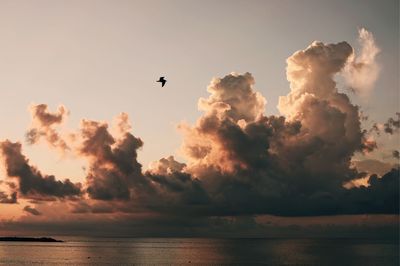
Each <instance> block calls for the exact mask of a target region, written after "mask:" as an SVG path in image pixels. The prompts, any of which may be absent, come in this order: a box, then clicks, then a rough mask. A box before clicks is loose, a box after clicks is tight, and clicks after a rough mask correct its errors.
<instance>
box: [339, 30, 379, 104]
mask: <svg viewBox="0 0 400 266" xmlns="http://www.w3.org/2000/svg"><path fill="white" fill-rule="evenodd" d="M358 34H359V36H358V41H359V43H360V45H361V52H360V54H359V55H358V56H357V55H356V54H355V53H352V54H351V56H350V57H349V59H348V62H347V64H346V67H345V68H344V69H343V75H344V78H345V81H346V83H347V84H348V85H349V86H350V88H352V89H353V90H354V91H355V92H356V93H358V94H360V95H361V96H368V95H369V93H370V92H371V90H372V89H373V87H374V85H375V82H376V80H377V79H378V76H379V72H380V66H379V64H378V63H377V61H376V57H377V55H378V54H379V52H380V49H379V48H378V46H377V45H376V43H375V39H374V36H373V35H372V33H370V32H369V31H367V30H366V29H364V28H361V29H360V30H359V31H358Z"/></svg>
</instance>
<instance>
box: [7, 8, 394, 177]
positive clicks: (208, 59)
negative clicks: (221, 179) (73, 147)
mask: <svg viewBox="0 0 400 266" xmlns="http://www.w3.org/2000/svg"><path fill="white" fill-rule="evenodd" d="M361 27H365V28H366V29H367V30H368V31H370V32H371V33H372V34H373V35H374V37H375V40H376V43H377V45H378V46H379V47H380V49H381V53H380V54H379V57H378V61H379V63H380V65H381V66H382V71H381V74H380V76H379V79H378V81H377V83H376V86H375V89H374V91H373V92H372V94H371V96H370V97H369V99H368V100H366V101H364V102H361V101H359V104H360V105H361V106H362V109H363V110H365V112H366V113H367V115H369V116H370V118H371V120H374V121H377V122H384V121H385V120H387V118H388V117H392V116H393V115H394V114H395V112H396V111H399V80H398V77H399V2H398V1H367V0H362V1H320V0H318V1H305V0H303V1H294V0H293V1H271V0H269V1H267V0H266V1H5V0H2V1H0V36H1V42H0V73H1V74H0V89H1V93H2V97H0V106H1V109H0V110H1V113H0V123H1V124H2V125H3V126H2V129H1V131H0V138H1V139H4V138H9V139H11V140H12V141H17V140H19V141H21V142H23V143H24V146H23V149H24V153H25V154H26V155H27V157H28V158H30V160H31V161H32V163H33V164H35V165H38V166H39V169H41V170H43V172H45V173H48V174H56V176H57V177H58V178H61V179H62V178H66V177H70V178H71V179H72V180H75V181H78V180H80V179H79V178H78V177H79V176H80V177H83V176H84V172H83V170H82V169H81V167H82V166H83V165H84V164H83V162H79V161H75V160H73V159H71V160H61V159H60V157H59V155H57V154H56V153H54V152H53V151H51V150H49V149H48V148H47V146H46V144H43V145H37V146H31V147H29V146H28V145H27V144H25V142H24V133H25V132H26V129H27V128H28V127H29V125H30V120H31V118H30V114H29V112H28V107H29V105H30V104H32V103H36V104H38V103H45V104H48V105H49V106H50V108H51V110H52V111H55V109H56V107H57V106H58V105H59V104H64V105H65V106H66V107H67V108H68V109H69V110H70V112H71V114H70V117H69V120H68V123H67V127H68V128H70V129H76V128H78V126H79V120H80V119H82V118H87V119H94V120H106V121H111V120H112V118H113V117H115V116H116V115H117V114H119V113H120V112H126V113H128V114H129V117H130V121H131V123H132V125H133V133H134V135H135V136H138V137H140V138H141V139H142V140H143V141H144V147H143V149H142V150H141V151H140V153H139V161H140V162H141V163H142V164H143V165H144V167H146V166H147V165H148V163H150V162H151V161H155V160H158V159H159V158H161V157H165V156H168V155H170V154H173V155H177V154H178V149H179V147H180V144H181V140H182V138H181V135H180V134H179V133H178V132H177V130H176V125H177V124H178V123H179V122H181V121H183V120H185V121H188V122H190V123H193V122H194V121H195V120H196V119H197V118H198V117H199V115H200V113H199V111H198V109H197V101H198V99H199V98H200V97H205V96H207V91H206V87H207V85H208V84H209V82H210V80H211V79H212V78H213V77H223V76H224V75H226V74H229V73H231V72H239V73H243V72H250V73H252V74H253V76H254V78H255V81H256V84H255V88H256V89H257V90H258V91H260V92H261V94H262V95H263V96H264V97H265V98H266V99H267V101H268V103H267V108H266V112H267V114H279V113H278V110H277V108H276V106H277V103H278V97H279V96H282V95H286V94H287V93H288V92H289V83H288V82H287V80H286V76H285V67H286V59H287V58H288V57H289V56H290V55H292V54H293V53H294V52H295V51H297V50H300V49H304V48H306V47H307V46H308V45H309V44H310V43H311V42H312V41H314V40H320V41H323V42H326V43H330V42H335V43H336V42H340V41H347V42H349V43H350V44H351V45H352V46H353V47H355V48H357V47H359V46H358V44H357V31H358V29H359V28H361ZM160 76H165V77H166V79H167V80H168V82H167V84H166V86H165V87H164V88H161V87H160V85H159V84H158V83H156V82H155V81H156V80H157V79H158V78H159V77H160ZM355 100H356V101H358V100H357V99H355ZM178 158H179V159H181V157H179V156H178Z"/></svg>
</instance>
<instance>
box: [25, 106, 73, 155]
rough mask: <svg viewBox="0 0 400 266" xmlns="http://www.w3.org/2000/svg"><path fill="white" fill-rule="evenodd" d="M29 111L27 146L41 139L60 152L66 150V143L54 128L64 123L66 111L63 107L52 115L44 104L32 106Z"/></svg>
mask: <svg viewBox="0 0 400 266" xmlns="http://www.w3.org/2000/svg"><path fill="white" fill-rule="evenodd" d="M30 111H31V115H32V126H31V128H30V129H29V130H28V132H27V133H26V141H27V142H28V144H35V143H37V142H38V141H39V140H40V139H42V138H43V139H44V140H45V141H46V142H47V143H48V144H49V145H51V146H52V147H54V148H57V149H60V150H61V151H62V152H64V151H66V150H68V149H69V146H68V144H67V142H66V141H65V140H64V139H63V138H62V136H60V134H59V133H58V132H57V130H56V126H58V125H60V124H62V123H63V122H64V121H65V119H66V116H67V115H68V110H67V109H66V108H65V107H64V106H63V105H60V106H59V107H58V108H57V111H56V112H54V113H52V112H50V111H49V110H48V106H47V105H46V104H38V105H32V106H31V108H30Z"/></svg>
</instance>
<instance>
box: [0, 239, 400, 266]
mask: <svg viewBox="0 0 400 266" xmlns="http://www.w3.org/2000/svg"><path fill="white" fill-rule="evenodd" d="M58 239H61V240H66V241H65V242H62V243H37V242H23V243H21V242H0V265H363V266H365V265H379V266H383V265H399V242H398V240H393V239H390V240H388V239H386V240H385V239H364V238H360V239H354V238H348V239H346V238H329V239H327V238H310V239H307V238H296V239H288V238H248V239H247V238H234V239H232V238H84V237H64V238H63V237H58Z"/></svg>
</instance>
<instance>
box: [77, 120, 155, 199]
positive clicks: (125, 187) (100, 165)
mask: <svg viewBox="0 0 400 266" xmlns="http://www.w3.org/2000/svg"><path fill="white" fill-rule="evenodd" d="M119 121H120V123H119V124H118V125H119V128H120V130H121V131H120V133H121V137H120V138H119V139H116V138H115V137H113V136H112V135H111V134H110V133H109V131H108V124H106V123H100V122H96V121H89V120H83V121H82V124H81V132H80V136H81V138H82V143H81V145H80V147H79V154H80V155H82V156H85V157H86V158H87V159H88V160H89V170H88V173H87V191H88V193H89V195H90V197H91V198H94V199H103V200H112V199H119V200H128V199H130V198H131V197H132V196H134V195H135V194H138V193H140V187H142V186H144V187H147V185H146V184H147V182H148V181H147V180H146V179H144V177H143V175H142V172H141V170H142V165H141V164H140V163H139V162H138V161H137V150H138V149H139V148H140V147H141V146H142V145H143V142H142V141H141V140H140V139H139V138H136V137H135V136H133V135H132V134H131V133H129V132H126V131H127V130H128V129H129V128H130V126H128V125H127V116H126V114H122V115H121V116H120V119H119Z"/></svg>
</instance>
